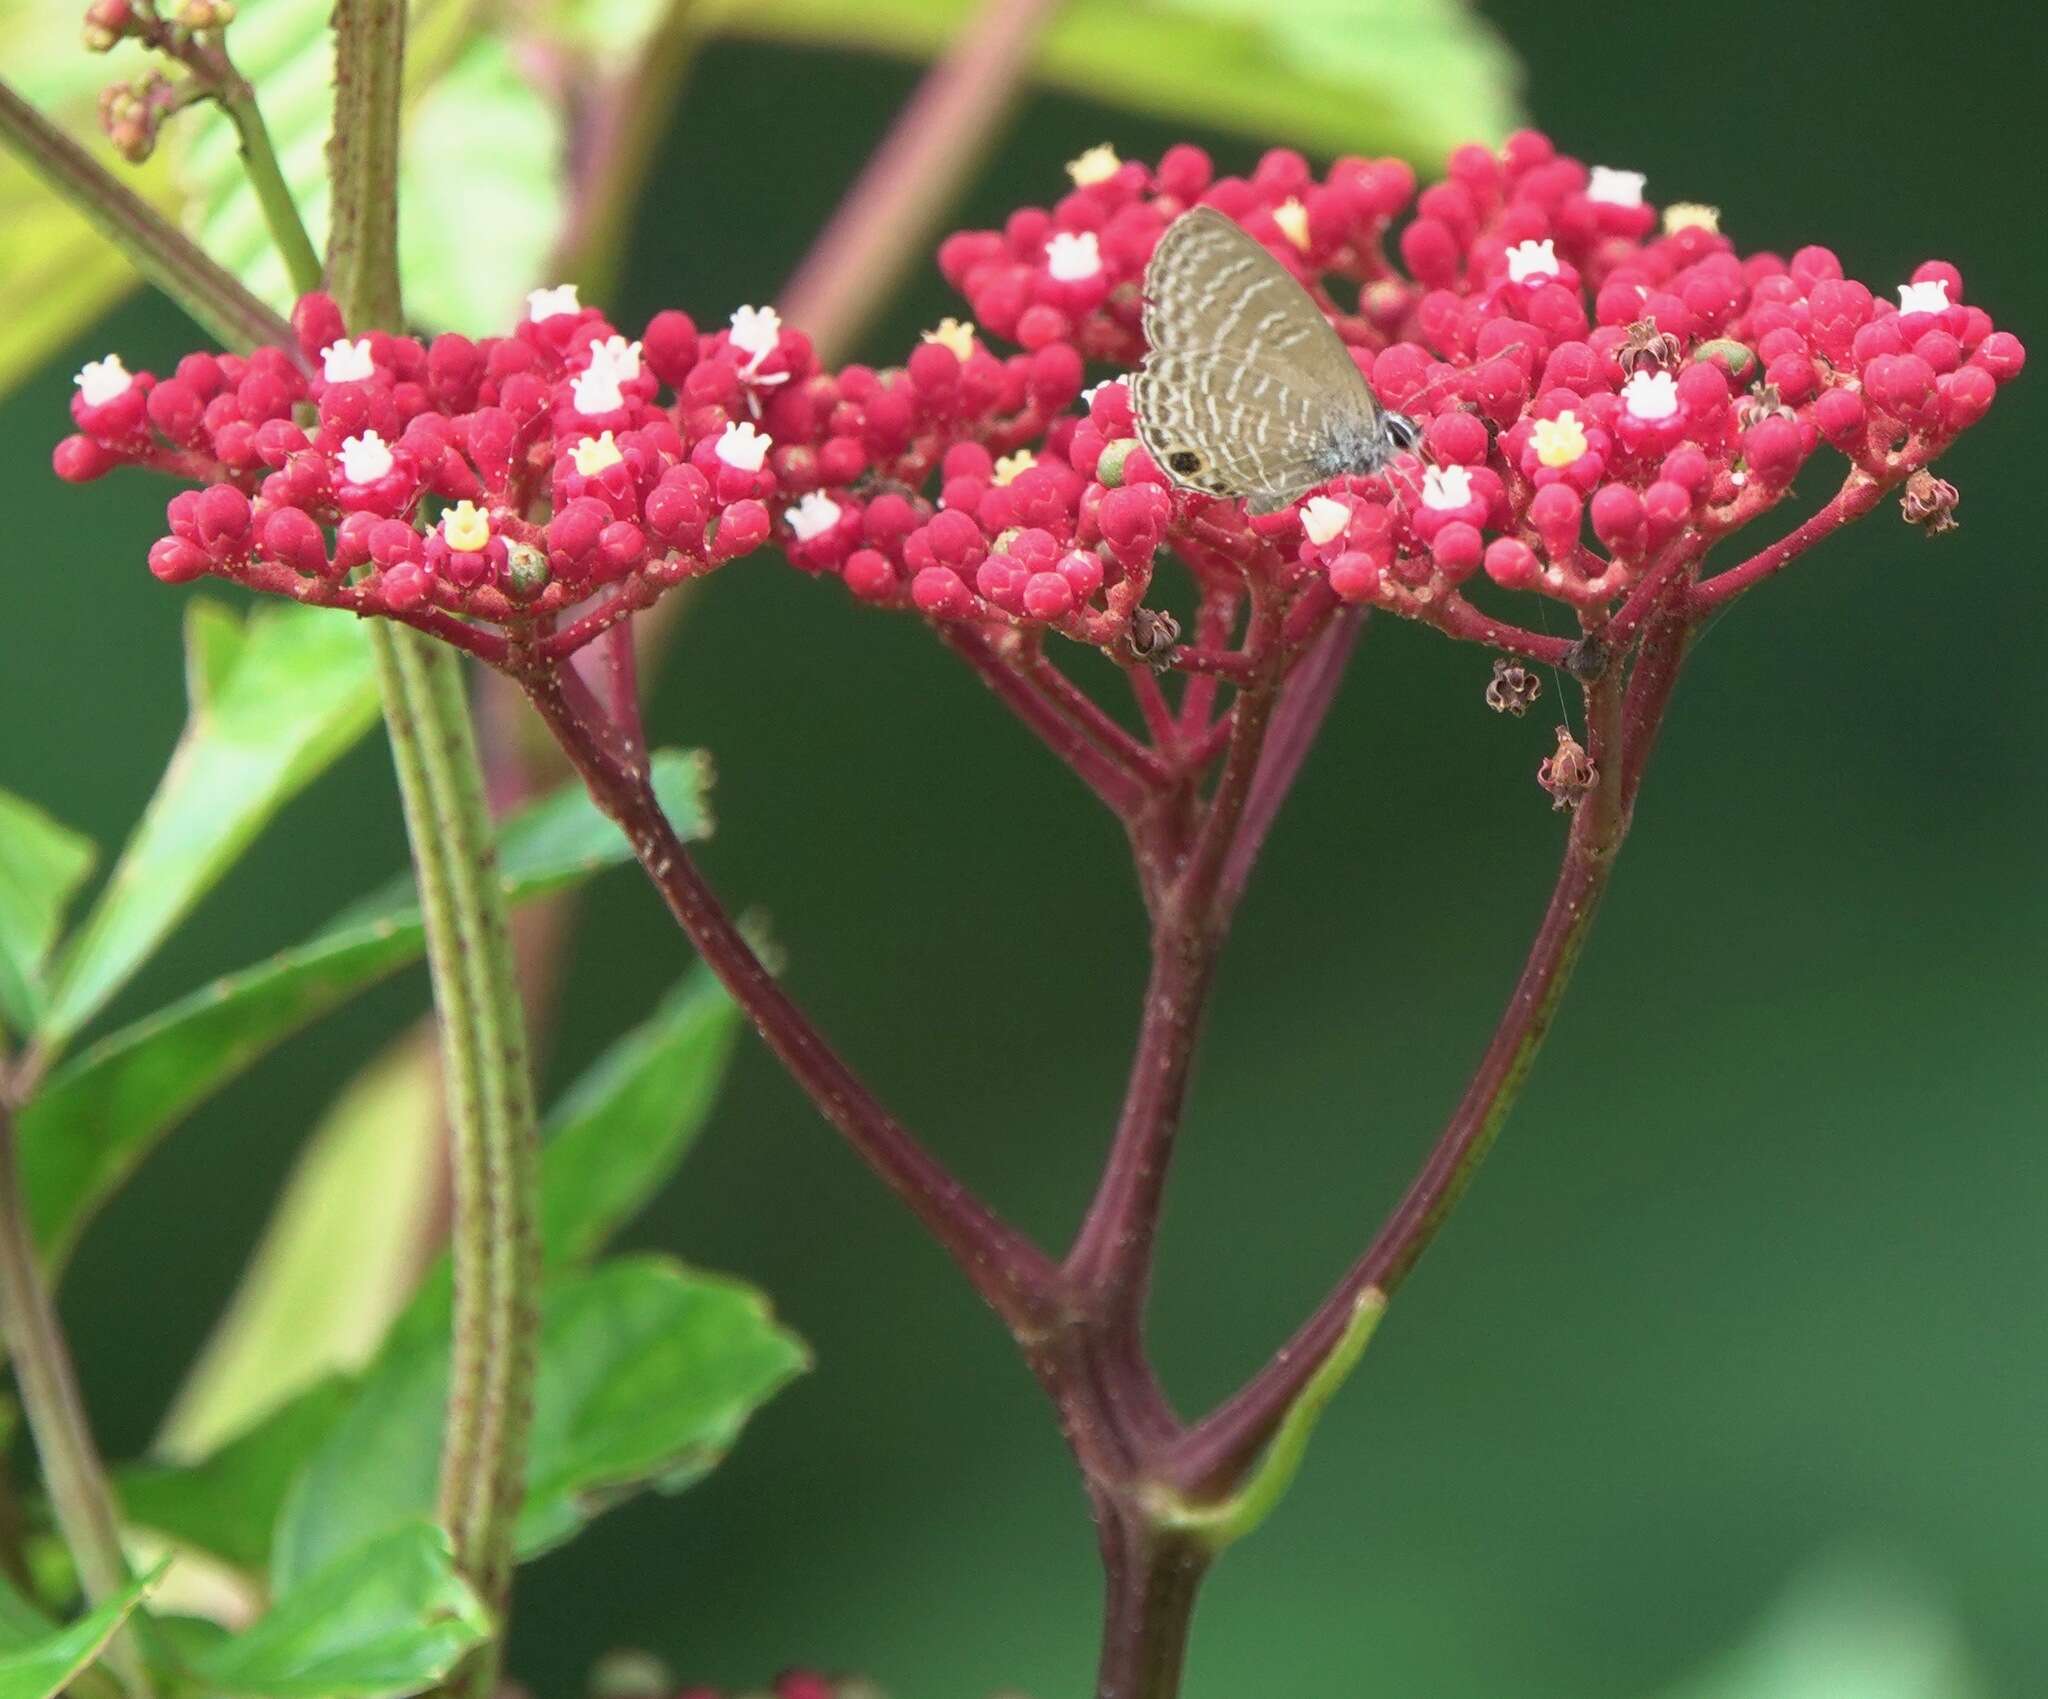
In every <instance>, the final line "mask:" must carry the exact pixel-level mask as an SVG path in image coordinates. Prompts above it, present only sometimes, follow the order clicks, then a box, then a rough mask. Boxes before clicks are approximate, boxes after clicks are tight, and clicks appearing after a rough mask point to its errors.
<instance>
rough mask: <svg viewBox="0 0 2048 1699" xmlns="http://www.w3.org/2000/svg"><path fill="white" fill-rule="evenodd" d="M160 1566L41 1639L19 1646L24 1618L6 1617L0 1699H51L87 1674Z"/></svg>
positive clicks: (0, 1662)
mask: <svg viewBox="0 0 2048 1699" xmlns="http://www.w3.org/2000/svg"><path fill="white" fill-rule="evenodd" d="M163 1572H164V1566H163V1565H162V1564H159V1565H157V1567H156V1568H155V1569H154V1570H153V1571H151V1572H150V1573H149V1574H148V1575H145V1576H143V1577H141V1578H140V1579H139V1580H136V1581H132V1582H130V1583H129V1584H128V1586H127V1587H125V1588H123V1589H122V1591H121V1592H119V1593H118V1594H116V1595H115V1596H114V1597H113V1598H111V1599H109V1600H107V1602H106V1603H105V1604H103V1605H101V1606H100V1607H99V1608H98V1609H97V1610H94V1611H91V1612H89V1613H88V1614H87V1615H85V1616H82V1617H80V1618H79V1619H78V1620H77V1621H76V1622H74V1623H72V1624H71V1626H70V1627H69V1628H61V1629H57V1630H55V1631H54V1632H52V1633H49V1634H47V1635H45V1636H44V1637H42V1638H40V1639H37V1640H33V1641H30V1642H28V1643H26V1644H23V1643H21V1642H20V1641H19V1640H18V1639H17V1638H16V1636H17V1635H18V1634H19V1633H20V1632H21V1631H22V1630H24V1629H25V1628H26V1627H27V1619H26V1617H24V1616H22V1615H20V1614H19V1613H17V1612H15V1611H12V1610H10V1611H8V1612H7V1613H6V1617H5V1626H4V1630H0V1632H4V1634H5V1639H6V1648H5V1650H4V1651H0V1699H54V1696H55V1695H56V1694H59V1693H61V1692H63V1691H64V1689H65V1688H67V1687H68V1686H70V1685H71V1683H72V1682H73V1681H75V1680H76V1679H77V1678H78V1676H79V1675H80V1674H81V1673H82V1672H83V1671H85V1670H86V1669H88V1668H90V1667H91V1665H92V1663H93V1661H94V1660H95V1659H96V1658H98V1657H99V1655H100V1653H101V1651H102V1650H104V1649H105V1647H106V1644H107V1642H108V1641H109V1640H111V1639H113V1637H114V1634H115V1631H116V1630H118V1629H119V1628H120V1626H121V1624H122V1623H124V1622H125V1621H127V1620H128V1616H129V1613H130V1612H132V1611H133V1610H134V1609H135V1607H136V1606H137V1605H138V1604H140V1603H141V1602H142V1595H143V1594H144V1592H146V1591H147V1590H148V1588H149V1586H150V1584H151V1583H152V1582H154V1581H155V1580H156V1578H157V1577H158V1576H159V1575H161V1574H163Z"/></svg>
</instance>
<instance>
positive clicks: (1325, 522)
mask: <svg viewBox="0 0 2048 1699" xmlns="http://www.w3.org/2000/svg"><path fill="white" fill-rule="evenodd" d="M1350 523H1351V509H1350V508H1348V507H1346V506H1345V505H1344V504H1343V503H1342V502H1341V501H1337V500H1335V499H1333V498H1332V497H1330V496H1310V497H1309V499H1308V500H1307V501H1305V502H1303V503H1302V507H1301V529H1302V534H1303V535H1304V536H1306V537H1307V538H1308V540H1309V541H1310V542H1311V543H1313V544H1315V546H1316V547H1317V548H1321V547H1322V546H1323V545H1324V544H1325V543H1328V542H1332V541H1334V540H1335V539H1336V538H1338V537H1341V536H1343V535H1344V530H1345V527H1346V526H1348V525H1349V524H1350Z"/></svg>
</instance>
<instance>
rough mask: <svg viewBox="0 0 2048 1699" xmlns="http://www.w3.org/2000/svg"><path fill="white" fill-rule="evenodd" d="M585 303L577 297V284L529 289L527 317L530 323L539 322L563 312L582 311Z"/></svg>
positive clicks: (527, 294)
mask: <svg viewBox="0 0 2048 1699" xmlns="http://www.w3.org/2000/svg"><path fill="white" fill-rule="evenodd" d="M582 311H583V303H582V302H581V301H579V300H577V299H576V285H575V284H573V283H561V284H557V285H556V286H555V287H554V288H552V289H529V290H527V292H526V317H527V319H528V321H529V322H530V323H533V324H539V323H540V322H541V320H543V319H551V318H555V317H557V316H559V315H560V314H562V313H580V312H582Z"/></svg>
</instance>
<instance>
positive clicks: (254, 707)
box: [41, 601, 377, 1048]
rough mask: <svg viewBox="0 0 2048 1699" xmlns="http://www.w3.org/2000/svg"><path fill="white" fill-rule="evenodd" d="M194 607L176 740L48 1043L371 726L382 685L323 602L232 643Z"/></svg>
mask: <svg viewBox="0 0 2048 1699" xmlns="http://www.w3.org/2000/svg"><path fill="white" fill-rule="evenodd" d="M222 620H223V616H222V615H221V614H220V613H219V612H218V611H217V610H214V609H209V608H208V607H207V605H206V604H205V603H204V602H203V601H201V602H198V603H196V604H194V608H193V611H192V613H191V614H190V615H189V616H188V622H187V631H188V633H190V638H189V641H188V645H187V654H188V663H187V676H188V679H189V680H190V681H191V683H192V684H193V685H194V686H195V687H196V689H197V691H198V694H195V696H194V698H193V701H192V707H191V712H190V715H189V717H188V719H187V721H186V726H185V734H184V736H183V737H182V738H180V740H179V742H178V747H177V750H176V752H175V753H174V754H173V755H172V757H171V762H170V765H169V767H168V768H166V769H165V772H164V776H163V779H162V781H161V782H160V783H159V784H158V786H157V792H156V795H155V796H154V797H152V798H151V799H150V804H149V808H148V810H147V812H145V813H144V815H143V817H142V820H141V823H140V824H139V825H138V826H137V827H136V829H135V835H134V836H133V837H132V838H131V839H130V840H129V842H128V847H127V848H126V849H125V850H124V851H123V852H122V855H121V860H120V864H119V865H118V866H117V867H116V868H115V869H114V874H113V877H112V879H111V880H109V881H108V884H107V888H106V890H105V891H103V892H102V893H101V894H100V899H99V902H98V904H97V906H96V907H95V908H94V910H93V912H92V915H91V916H90V918H89V919H88V920H87V921H86V923H85V925H84V926H83V927H82V928H81V929H80V930H79V932H78V934H77V936H76V937H74V938H73V939H72V940H71V943H70V944H69V946H68V947H67V948H66V950H65V952H64V956H63V960H62V964H61V967H60V969H59V973H58V977H57V982H56V985H55V987H54V988H53V990H52V992H51V997H50V1008H49V1011H48V1013H47V1014H46V1016H45V1017H44V1020H43V1023H42V1029H41V1033H42V1038H43V1040H44V1042H45V1043H46V1044H48V1045H50V1046H51V1047H52V1048H55V1047H57V1046H59V1045H61V1044H62V1042H63V1041H64V1040H65V1039H66V1038H68V1037H70V1036H71V1034H73V1033H75V1032H76V1031H77V1030H78V1029H79V1027H81V1026H82V1025H84V1024H85V1022H86V1021H88V1020H90V1019H91V1018H92V1016H93V1015H94V1014H95V1013H97V1012H98V1011H99V1009H100V1008H101V1007H102V1006H103V1005H104V1004H105V1003H106V1001H107V999H108V998H109V997H111V996H113V994H114V993H115V992H116V991H117V990H119V989H120V987H121V986H122V985H123V984H124V983H125V982H126V981H127V979H128V977H129V976H130V975H131V974H133V973H134V972H135V970H136V969H137V968H139V967H140V966H141V965H142V964H143V962H144V961H146V960H147V959H148V957H149V955H150V953H151V952H152V951H153V950H154V949H155V948H156V947H157V945H158V944H160V943H161V942H162V941H163V939H164V937H165V935H166V934H168V933H169V932H170V930H171V928H172V927H174V926H175V925H176V924H177V923H178V921H179V920H180V919H182V918H183V917H184V916H185V914H186V913H188V912H189V911H190V909H191V908H192V906H193V904H195V903H196V902H198V900H199V899H200V898H201V897H202V896H203V895H205V893H206V892H207V891H208V890H209V889H211V888H212V886H213V885H214V884H215V883H216V882H218V880H219V879H220V878H221V876H222V875H223V874H224V873H226V872H227V870H228V868H229V867H231V866H232V865H233V864H234V862H235V860H236V858H237V857H239V856H240V855H241V853H242V852H243V851H244V850H245V849H247V848H248V846H249V844H250V842H251V840H253V839H254V838H255V836H256V834H257V833H258V832H260V831H261V830H262V829H263V827H264V825H265V824H266V823H267V822H268V821H269V820H270V818H271V816H273V815H274V814H276V812H277V811H278V810H279V809H280V808H282V807H283V806H284V804H285V803H286V802H287V801H288V800H289V799H290V798H291V797H293V796H295V795H296V794H297V793H298V792H299V791H300V790H302V789H304V788H305V786H306V785H307V784H308V783H310V782H311V781H312V780H313V779H314V778H315V777H317V776H318V775H319V774H320V773H321V772H323V771H324V770H325V769H326V768H327V767H328V766H329V765H330V764H331V763H332V762H333V761H334V760H335V759H336V758H337V757H338V756H340V755H341V754H342V753H343V751H345V750H346V749H347V748H348V747H349V746H350V745H351V744H353V743H354V742H355V741H356V739H357V738H359V737H361V736H362V735H363V733H364V732H365V731H367V730H368V729H369V727H370V724H371V722H372V721H373V720H374V719H375V718H376V714H377V687H376V682H375V680H374V678H373V676H372V674H371V670H370V651H369V646H368V644H367V643H366V642H365V640H364V638H363V634H362V633H361V632H360V631H359V630H357V628H356V623H355V621H353V620H346V619H336V618H335V617H334V616H333V615H332V614H331V613H329V612H328V611H326V610H325V609H321V608H300V607H271V608H265V609H262V610H260V611H259V612H256V613H254V614H252V615H250V617H249V619H248V621H247V624H246V626H245V627H243V629H242V634H241V641H240V643H239V645H237V644H236V643H235V642H234V641H233V639H232V638H231V637H229V636H228V635H227V634H226V633H225V632H224V631H223V628H222Z"/></svg>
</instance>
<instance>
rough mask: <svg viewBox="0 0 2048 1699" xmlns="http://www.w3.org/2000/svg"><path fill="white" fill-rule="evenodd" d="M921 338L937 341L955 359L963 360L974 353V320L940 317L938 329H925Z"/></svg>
mask: <svg viewBox="0 0 2048 1699" xmlns="http://www.w3.org/2000/svg"><path fill="white" fill-rule="evenodd" d="M922 340H923V341H926V342H934V343H937V344H938V346H939V347H941V348H943V349H945V350H946V352H947V353H949V354H951V355H952V356H953V358H954V359H956V360H965V359H967V358H969V357H970V356H971V355H972V354H973V353H974V321H973V320H972V319H966V320H961V319H941V320H939V327H938V329H937V330H928V331H926V332H925V333H924V335H923V338H922Z"/></svg>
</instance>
